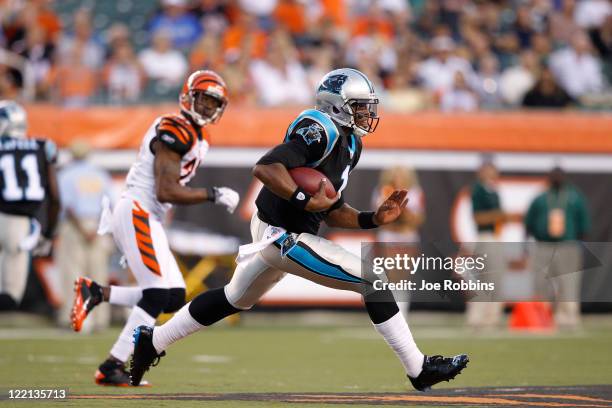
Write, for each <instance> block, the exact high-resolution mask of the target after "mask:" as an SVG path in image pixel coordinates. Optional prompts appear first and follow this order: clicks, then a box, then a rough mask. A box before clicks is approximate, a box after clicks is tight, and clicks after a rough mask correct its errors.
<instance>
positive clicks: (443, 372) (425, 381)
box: [408, 354, 470, 391]
mask: <svg viewBox="0 0 612 408" xmlns="http://www.w3.org/2000/svg"><path fill="white" fill-rule="evenodd" d="M469 361H470V359H469V358H468V356H467V354H459V355H458V356H455V357H447V358H444V357H442V356H431V357H428V356H425V359H424V360H423V371H421V374H419V375H418V377H416V378H412V377H410V376H408V379H409V380H410V382H411V383H412V386H413V387H414V388H416V389H417V390H419V391H427V390H429V389H430V388H431V386H432V385H435V384H437V383H439V382H442V381H450V380H452V379H454V378H455V376H457V375H458V374H460V373H461V370H463V369H464V368H465V367H467V363H468V362H469Z"/></svg>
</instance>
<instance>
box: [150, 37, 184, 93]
mask: <svg viewBox="0 0 612 408" xmlns="http://www.w3.org/2000/svg"><path fill="white" fill-rule="evenodd" d="M138 60H139V61H140V64H141V65H142V67H143V69H144V71H145V73H146V75H147V78H149V79H153V80H157V81H160V82H161V83H162V84H163V85H166V86H169V87H175V86H178V85H180V84H181V83H182V82H183V80H184V79H185V75H186V74H187V69H188V65H187V60H186V59H185V57H184V56H183V54H181V53H180V52H179V51H177V50H174V49H172V37H171V35H170V33H169V32H167V31H164V30H159V31H157V32H156V33H155V35H154V37H153V46H152V48H147V49H145V50H143V51H142V52H141V53H140V55H139V56H138Z"/></svg>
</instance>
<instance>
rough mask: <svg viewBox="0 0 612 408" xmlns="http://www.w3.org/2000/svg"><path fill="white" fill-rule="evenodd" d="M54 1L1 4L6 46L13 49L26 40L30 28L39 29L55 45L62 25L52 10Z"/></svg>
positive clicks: (37, 0)
mask: <svg viewBox="0 0 612 408" xmlns="http://www.w3.org/2000/svg"><path fill="white" fill-rule="evenodd" d="M52 3H53V2H52V1H48V0H31V1H28V2H20V1H5V4H0V24H2V31H3V35H1V36H0V37H4V42H5V44H4V45H5V46H6V47H7V48H8V49H11V50H12V49H13V45H14V44H15V43H19V42H22V41H24V40H25V38H26V35H27V31H28V29H29V28H30V27H39V28H41V29H42V30H43V32H44V33H45V41H46V42H51V43H55V41H56V40H57V37H58V35H59V33H60V31H61V28H62V23H61V21H60V19H59V18H58V17H57V15H56V14H55V12H54V11H53V10H52Z"/></svg>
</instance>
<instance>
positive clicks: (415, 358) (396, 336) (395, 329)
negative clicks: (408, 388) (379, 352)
mask: <svg viewBox="0 0 612 408" xmlns="http://www.w3.org/2000/svg"><path fill="white" fill-rule="evenodd" d="M374 328H375V329H376V331H377V332H378V333H380V334H381V335H382V336H383V337H384V338H385V341H386V342H387V344H388V345H389V347H391V349H392V350H393V351H394V352H395V354H396V355H397V357H399V359H400V361H401V362H402V365H403V366H404V369H405V370H406V373H407V374H408V375H409V376H410V377H413V378H414V377H417V376H418V375H419V374H420V373H421V371H422V369H423V359H424V358H425V356H424V355H423V353H421V351H420V350H419V348H418V347H417V345H416V343H415V342H414V339H413V338H412V333H411V332H410V328H409V327H408V323H406V320H405V319H404V316H402V314H401V313H400V312H397V313H396V314H395V315H394V316H393V317H392V318H390V319H389V320H387V321H386V322H382V323H378V324H374Z"/></svg>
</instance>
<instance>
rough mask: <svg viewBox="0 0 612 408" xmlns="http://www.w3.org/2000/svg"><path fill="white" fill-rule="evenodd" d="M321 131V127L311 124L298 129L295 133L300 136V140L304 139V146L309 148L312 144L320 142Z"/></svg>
mask: <svg viewBox="0 0 612 408" xmlns="http://www.w3.org/2000/svg"><path fill="white" fill-rule="evenodd" d="M322 131H323V128H322V127H321V126H319V125H318V124H316V123H313V124H311V125H310V126H308V127H303V128H301V129H298V130H297V131H296V132H295V133H297V134H298V135H300V136H302V138H303V139H304V142H306V144H307V145H308V146H310V145H311V144H312V143H314V142H320V141H321V137H322V135H321V132H322Z"/></svg>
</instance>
